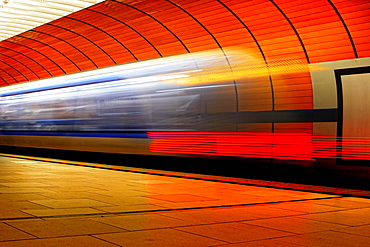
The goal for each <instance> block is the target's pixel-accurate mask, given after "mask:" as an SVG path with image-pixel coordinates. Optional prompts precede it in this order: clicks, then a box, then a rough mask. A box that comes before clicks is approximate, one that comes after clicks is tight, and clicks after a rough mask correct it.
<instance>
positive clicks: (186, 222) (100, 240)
mask: <svg viewBox="0 0 370 247" xmlns="http://www.w3.org/2000/svg"><path fill="white" fill-rule="evenodd" d="M189 176H190V175H189ZM369 244H370V199H366V198H357V197H353V196H352V197H350V196H341V195H338V194H326V193H318V192H305V191H299V190H288V189H277V188H269V187H263V186H251V185H243V184H235V183H227V182H217V181H206V180H202V179H191V178H190V177H189V178H182V177H175V176H160V175H154V174H147V173H140V172H128V171H118V170H110V169H99V168H94V167H86V166H76V165H67V164H61V163H55V162H46V161H35V160H29V159H19V158H13V157H4V156H2V157H0V246H1V247H2V246H4V247H5V246H22V247H23V246H37V247H39V246H89V247H92V246H107V247H108V246H129V247H131V246H140V247H142V246H150V247H151V246H153V247H154V246H170V247H173V246H186V247H188V246H190V247H192V246H220V247H221V246H222V247H241V246H288V247H290V246H369Z"/></svg>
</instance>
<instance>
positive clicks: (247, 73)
mask: <svg viewBox="0 0 370 247" xmlns="http://www.w3.org/2000/svg"><path fill="white" fill-rule="evenodd" d="M369 64H370V62H369V59H354V60H346V61H336V62H332V63H322V64H307V63H304V62H302V61H301V60H299V59H292V58H289V59H281V60H277V61H269V63H268V64H267V63H266V61H261V60H258V59H256V58H254V57H253V56H252V55H249V54H248V53H247V52H246V51H244V50H239V49H225V50H223V51H221V50H218V51H205V52H199V53H192V54H186V55H177V56H173V57H166V58H158V59H153V60H147V61H139V62H135V63H129V64H122V65H116V66H112V67H106V68H100V69H96V70H91V71H84V72H80V73H75V74H69V75H64V76H59V77H53V78H48V79H42V80H38V81H33V82H28V83H22V84H17V85H10V86H6V87H2V88H0V121H1V122H0V145H2V146H19V147H31V148H47V149H62V150H77V151H91V152H104V153H123V154H141V155H171V156H197V157H217V156H223V157H245V158H253V159H257V160H258V159H264V160H266V159H268V160H271V161H272V162H277V163H278V162H293V163H296V164H300V165H304V166H324V167H330V168H331V169H334V170H335V171H337V172H339V173H342V174H346V175H350V176H359V177H368V176H369V175H370V169H368V168H367V167H368V166H369V165H370V162H369V160H370V114H369V113H370V102H369V101H370V97H368V96H367V92H369V90H370V88H369V79H370V69H369V68H370V67H369V66H368V65H369ZM286 75H290V76H291V75H300V76H301V77H304V76H306V77H307V76H308V77H309V87H307V85H306V86H305V87H302V88H303V89H302V90H301V91H300V92H298V95H293V97H291V98H295V101H294V100H293V101H292V100H291V101H287V102H286V103H285V106H284V107H285V108H284V107H280V108H279V107H276V105H277V103H276V102H274V100H275V99H274V94H276V92H277V90H281V88H285V90H286V94H289V87H292V85H290V84H289V83H285V82H284V76H286ZM300 76H297V78H299V77H300ZM278 77H280V79H279V80H280V85H279V86H280V87H278V86H276V84H275V85H273V81H272V78H274V79H275V80H276V78H278ZM284 83H285V84H284ZM290 94H297V91H294V90H292V91H291V93H290ZM300 94H301V95H302V100H306V101H307V98H308V101H310V100H311V102H312V104H311V107H305V108H304V109H297V107H293V106H294V104H297V102H296V101H297V100H298V101H299V99H300V97H301V96H300ZM288 96H289V95H288ZM289 97H290V96H289ZM289 97H287V98H289ZM290 106H292V107H290Z"/></svg>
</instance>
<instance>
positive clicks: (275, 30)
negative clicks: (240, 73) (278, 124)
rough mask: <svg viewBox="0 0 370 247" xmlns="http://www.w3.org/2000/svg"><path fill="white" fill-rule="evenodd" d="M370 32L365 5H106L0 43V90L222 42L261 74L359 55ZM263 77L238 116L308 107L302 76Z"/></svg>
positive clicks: (320, 1)
mask: <svg viewBox="0 0 370 247" xmlns="http://www.w3.org/2000/svg"><path fill="white" fill-rule="evenodd" d="M369 33H370V3H369V1H367V0H352V1H347V0H253V1H240V0H198V1H193V0H107V1H105V2H102V3H100V4H97V5H94V6H91V7H89V8H87V9H83V10H80V11H78V12H76V13H73V14H70V15H68V16H66V17H62V18H60V19H57V20H54V21H52V22H49V23H47V24H44V25H42V26H39V27H36V28H34V29H32V30H30V31H27V32H24V33H21V34H19V35H16V36H14V37H12V38H9V39H7V40H4V41H2V42H0V86H5V85H10V84H14V83H20V82H26V81H31V80H37V79H41V78H46V77H51V76H57V75H62V74H68V73H74V72H79V71H83V70H89V69H94V68H99V67H104V66H109V65H114V64H121V63H127V62H134V61H139V60H143V59H152V58H160V57H166V56H171V55H175V54H183V53H192V52H198V51H204V50H209V49H219V50H220V52H224V53H225V52H226V51H225V50H224V48H226V47H230V46H238V47H241V48H244V49H246V50H248V53H249V55H251V56H253V57H255V58H256V59H259V60H260V61H263V63H264V64H265V66H266V68H268V67H269V65H270V64H273V63H274V62H276V61H278V60H281V59H286V58H294V59H298V60H301V61H305V62H306V63H317V62H326V61H335V60H343V59H353V58H363V57H369V56H370V39H369V38H368V35H369ZM225 55H227V54H225ZM226 60H227V59H226ZM226 62H228V63H230V61H226ZM231 63H232V62H231ZM261 80H263V81H262V82H261V81H255V82H253V83H254V84H253V83H251V84H249V86H248V87H249V88H241V90H239V91H238V94H240V95H239V96H240V97H239V98H240V100H242V101H243V100H244V101H248V102H249V101H250V102H252V101H254V103H248V102H247V103H245V102H244V103H243V104H241V105H243V106H244V108H240V109H238V110H240V111H248V110H284V109H287V105H289V109H312V105H313V103H312V102H313V99H312V90H311V87H312V85H311V78H310V75H309V73H308V71H307V72H306V73H300V74H294V75H285V76H276V75H273V74H269V75H266V78H263V79H261ZM262 84H263V85H264V86H258V87H259V89H258V90H257V93H256V90H255V88H256V87H255V86H254V85H262ZM241 87H243V86H241ZM252 87H253V88H254V90H253V92H252V90H251V88H252Z"/></svg>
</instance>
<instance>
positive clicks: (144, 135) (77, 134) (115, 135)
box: [0, 131, 148, 138]
mask: <svg viewBox="0 0 370 247" xmlns="http://www.w3.org/2000/svg"><path fill="white" fill-rule="evenodd" d="M0 135H25V136H70V137H109V138H148V134H147V133H109V132H26V131H19V132H17V131H0Z"/></svg>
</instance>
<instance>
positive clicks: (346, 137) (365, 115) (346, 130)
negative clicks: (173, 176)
mask: <svg viewBox="0 0 370 247" xmlns="http://www.w3.org/2000/svg"><path fill="white" fill-rule="evenodd" d="M341 86H342V128H341V132H342V133H341V135H342V138H343V139H342V142H341V153H342V157H343V158H346V159H348V158H349V159H366V158H367V157H370V149H369V145H368V143H370V142H369V140H370V73H360V74H357V73H356V74H344V75H343V74H342V75H341ZM339 121H340V120H339ZM338 134H339V135H340V133H338Z"/></svg>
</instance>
